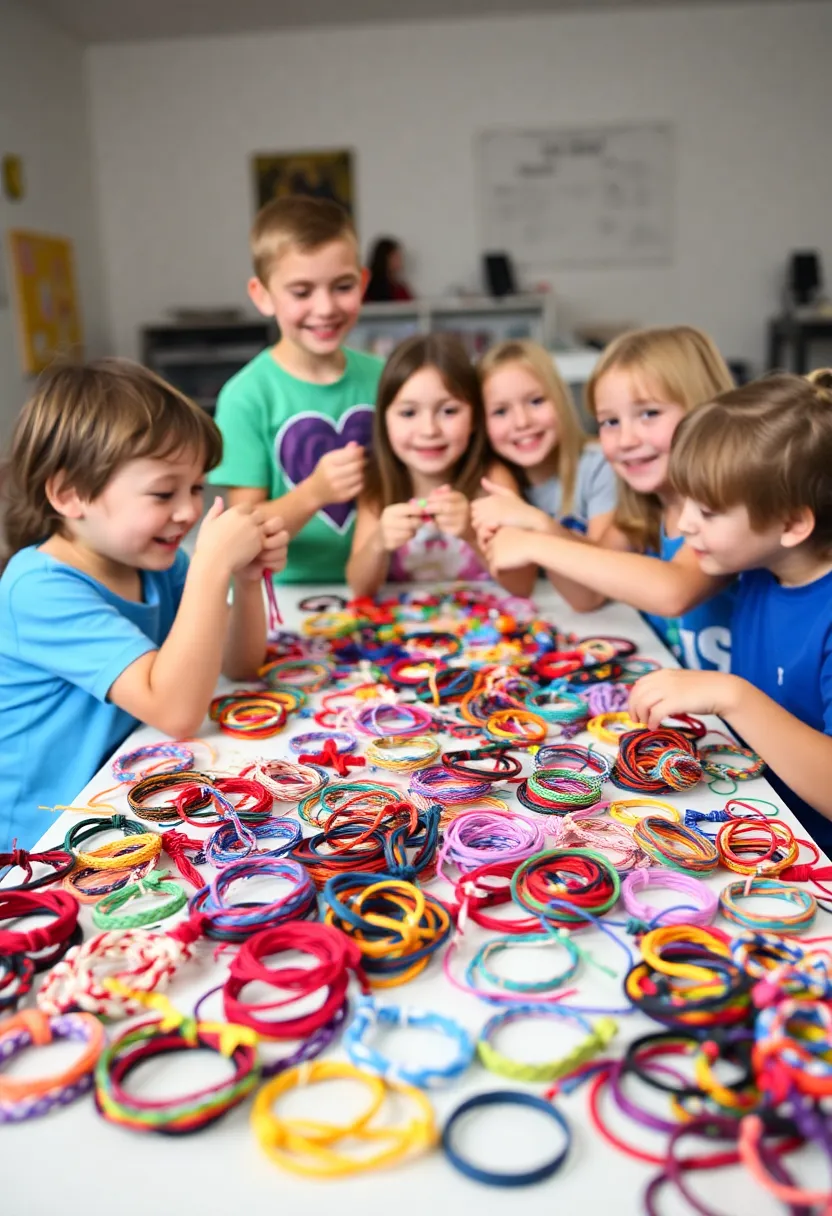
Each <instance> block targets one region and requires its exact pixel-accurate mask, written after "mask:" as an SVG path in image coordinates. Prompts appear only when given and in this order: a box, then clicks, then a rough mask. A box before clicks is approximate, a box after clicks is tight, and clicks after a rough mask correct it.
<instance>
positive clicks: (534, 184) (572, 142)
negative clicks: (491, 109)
mask: <svg viewBox="0 0 832 1216" xmlns="http://www.w3.org/2000/svg"><path fill="white" fill-rule="evenodd" d="M478 161H479V177H480V199H481V204H480V207H481V217H482V228H483V232H482V236H483V240H484V242H485V248H486V249H487V250H494V251H499V252H504V253H508V254H510V255H511V257H512V259H513V260H514V261H515V262H517V263H519V264H521V265H523V264H525V265H531V266H546V265H549V266H555V265H560V266H564V265H572V266H601V265H610V264H614V263H627V262H631V263H632V262H658V261H667V260H669V259H670V257H671V256H672V252H673V128H672V127H671V125H670V124H669V123H644V124H639V125H633V126H609V127H584V128H574V129H573V128H570V129H555V130H545V131H489V132H485V133H484V134H482V135H480V137H479V140H478Z"/></svg>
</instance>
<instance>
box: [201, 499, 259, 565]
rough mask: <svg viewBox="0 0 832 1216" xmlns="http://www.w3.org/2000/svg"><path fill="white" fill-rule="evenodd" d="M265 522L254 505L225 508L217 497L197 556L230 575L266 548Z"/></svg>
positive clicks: (208, 515)
mask: <svg viewBox="0 0 832 1216" xmlns="http://www.w3.org/2000/svg"><path fill="white" fill-rule="evenodd" d="M265 523H266V520H265V518H264V515H263V512H262V511H260V510H258V509H257V508H256V507H253V506H252V505H251V504H248V503H246V504H240V505H239V506H236V507H229V508H228V510H226V509H225V506H224V504H223V501H222V499H221V498H219V497H217V498H215V499H214V502H213V504H212V506H211V509H210V510H209V511H208V514H207V515H206V516H205V519H204V520H203V521H202V525H201V526H200V529H199V535H198V536H197V538H196V545H195V547H194V557H195V558H197V557H198V558H200V559H201V560H203V561H204V562H205V563H206V565H208V566H211V567H216V568H218V569H220V570H223V571H224V572H225V573H226V574H227V575H228V577H229V578H230V577H231V575H232V574H234V573H236V571H238V570H242V568H243V567H244V566H247V565H248V564H249V562H253V561H254V559H255V558H256V557H257V555H258V554H259V552H260V550H261V549H262V548H263V535H264V527H265Z"/></svg>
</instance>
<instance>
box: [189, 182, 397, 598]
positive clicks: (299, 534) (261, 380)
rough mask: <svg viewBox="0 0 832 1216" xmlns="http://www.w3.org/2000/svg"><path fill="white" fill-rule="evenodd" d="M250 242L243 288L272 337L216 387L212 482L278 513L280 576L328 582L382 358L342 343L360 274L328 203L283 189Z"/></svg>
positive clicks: (347, 521) (344, 224) (342, 551)
mask: <svg viewBox="0 0 832 1216" xmlns="http://www.w3.org/2000/svg"><path fill="white" fill-rule="evenodd" d="M251 252H252V258H253V261H254V272H255V273H254V276H253V277H252V278H251V279H250V280H249V284H248V291H249V295H250V297H251V299H252V301H253V303H254V304H255V305H256V307H257V308H258V309H259V311H260V312H261V313H263V315H264V316H267V317H274V318H275V320H276V321H277V326H278V329H279V331H280V338H279V340H278V342H277V345H276V346H274V347H272V348H271V349H270V350H264V351H262V352H261V353H260V354H259V355H257V356H256V357H255V358H254V359H252V360H251V362H250V363H248V364H246V366H245V367H244V368H243V369H242V371H240V372H238V373H237V375H236V376H233V377H232V378H231V380H229V381H228V383H227V384H226V385H225V386H224V388H223V390H222V392H221V393H220V396H219V401H218V405H217V425H218V426H219V428H220V430H221V431H222V435H223V459H222V463H221V464H220V465H219V467H218V468H217V469H215V470H214V472H213V474H212V476H211V480H212V481H213V482H214V483H215V484H217V485H223V486H228V487H230V494H229V500H230V502H231V503H232V505H235V504H238V503H248V504H255V505H258V506H260V507H261V509H262V510H263V511H264V512H265V513H266V514H267V515H271V514H278V515H280V516H281V517H282V519H283V520H284V521H285V524H286V527H287V529H288V531H289V535H290V537H291V538H292V539H291V542H290V545H289V560H288V562H287V564H286V568H285V570H284V571H283V573H282V575H281V577H280V581H281V582H288V583H304V582H322V581H325V582H333V581H335V582H339V581H341V580H342V579H343V577H344V566H345V564H346V561H347V558H348V557H349V554H350V548H351V543H352V532H353V524H354V521H355V500H356V498H357V497H358V495H359V493H360V492H361V489H362V488H363V485H364V462H365V451H366V448H367V446H368V444H369V441H370V431H371V427H372V417H373V409H374V406H375V399H376V390H377V388H378V380H379V376H380V374H381V366H382V365H381V360H380V359H377V358H376V357H375V356H374V355H367V354H363V353H361V352H359V351H354V350H347V349H346V348H345V347H344V341H345V340H346V338H347V336H348V334H349V332H350V330H351V329H352V327H353V326H354V325H355V322H356V320H357V319H358V314H359V311H360V309H361V297H362V294H363V290H364V284H365V276H364V274H363V273H362V270H361V262H360V259H359V253H358V240H357V237H356V234H355V229H354V227H353V225H352V221H351V220H350V218H349V216H348V215H347V213H346V211H344V209H343V208H342V207H339V206H338V205H337V204H336V203H332V202H328V201H326V200H321V199H312V198H305V197H292V198H284V199H277V200H275V201H274V202H271V203H267V204H266V206H265V207H263V208H262V210H261V211H260V212H259V213H258V215H257V217H256V219H255V221H254V227H253V228H252V232H251Z"/></svg>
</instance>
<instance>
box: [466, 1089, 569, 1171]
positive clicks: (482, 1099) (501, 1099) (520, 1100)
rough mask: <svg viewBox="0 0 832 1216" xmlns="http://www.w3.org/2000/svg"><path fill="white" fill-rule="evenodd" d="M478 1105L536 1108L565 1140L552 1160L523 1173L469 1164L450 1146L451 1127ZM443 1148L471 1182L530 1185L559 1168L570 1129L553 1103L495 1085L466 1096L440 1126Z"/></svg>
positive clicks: (566, 1151) (565, 1152) (562, 1160)
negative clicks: (500, 1088)
mask: <svg viewBox="0 0 832 1216" xmlns="http://www.w3.org/2000/svg"><path fill="white" fill-rule="evenodd" d="M481 1106H528V1107H530V1108H531V1109H532V1110H539V1111H540V1112H541V1114H544V1115H548V1116H549V1118H550V1119H554V1121H555V1123H557V1124H558V1126H559V1127H560V1128H561V1130H562V1131H563V1134H564V1136H565V1138H566V1143H565V1144H564V1146H563V1148H562V1149H561V1150H560V1152H559V1153H558V1154H557V1156H556V1157H553V1158H552V1160H551V1161H547V1162H546V1163H545V1165H539V1166H537V1168H536V1169H533V1170H526V1171H525V1172H524V1173H517V1174H503V1173H498V1172H497V1171H496V1170H485V1169H481V1168H480V1167H479V1166H478V1165H472V1164H471V1162H470V1161H466V1160H465V1158H464V1157H461V1156H460V1155H459V1153H458V1152H457V1151H456V1149H455V1148H454V1146H453V1131H454V1127H455V1126H456V1124H457V1123H458V1122H459V1120H460V1119H461V1118H462V1117H463V1116H464V1115H467V1114H469V1113H470V1112H471V1111H473V1110H477V1109H478V1108H479V1107H481ZM442 1148H443V1149H444V1151H445V1156H446V1157H447V1158H448V1160H449V1161H450V1163H451V1165H452V1166H453V1167H454V1169H456V1170H459V1172H460V1174H465V1176H466V1178H471V1179H473V1181H474V1182H484V1183H485V1184H486V1186H505V1187H509V1186H533V1185H534V1184H535V1183H536V1182H543V1181H545V1179H546V1178H551V1177H552V1175H553V1174H556V1173H557V1172H558V1170H559V1169H560V1167H561V1166H562V1165H563V1163H564V1161H565V1160H566V1158H567V1157H568V1156H569V1151H570V1149H571V1148H572V1133H571V1132H570V1130H569V1124H568V1123H567V1122H566V1120H565V1119H564V1117H563V1115H562V1114H561V1113H560V1111H559V1110H556V1109H555V1107H554V1106H553V1105H552V1103H551V1102H547V1101H546V1099H545V1098H538V1097H537V1096H536V1095H535V1094H526V1093H521V1092H520V1091H519V1090H515V1089H502V1090H499V1089H495V1090H489V1091H488V1092H487V1093H484V1094H476V1095H475V1097H473V1098H468V1099H467V1101H465V1102H463V1103H462V1104H461V1105H460V1106H458V1107H457V1108H456V1110H455V1111H454V1112H453V1114H452V1115H451V1117H450V1119H449V1120H448V1122H447V1123H446V1124H445V1126H444V1128H443V1129H442Z"/></svg>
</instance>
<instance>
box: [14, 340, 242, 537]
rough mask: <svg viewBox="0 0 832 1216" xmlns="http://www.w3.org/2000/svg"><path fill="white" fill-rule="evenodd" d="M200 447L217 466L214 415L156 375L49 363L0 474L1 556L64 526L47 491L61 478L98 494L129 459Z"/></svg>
mask: <svg viewBox="0 0 832 1216" xmlns="http://www.w3.org/2000/svg"><path fill="white" fill-rule="evenodd" d="M182 450H188V451H194V452H197V451H198V452H201V453H202V457H203V461H204V467H205V469H206V471H207V470H208V469H212V468H214V467H215V466H216V465H217V464H219V461H220V457H221V455H222V437H221V435H220V432H219V429H218V428H217V426H216V423H215V422H214V421H213V419H212V418H210V417H209V416H208V414H206V413H205V411H204V410H201V409H200V408H199V406H197V405H194V403H193V402H192V401H189V400H188V398H187V397H185V396H184V395H183V394H182V393H180V392H179V391H178V390H177V389H175V388H173V387H171V385H169V384H166V383H165V381H164V380H162V379H161V378H160V377H159V376H157V375H155V374H154V373H153V372H151V371H149V370H148V369H147V368H145V367H140V366H139V365H138V364H137V363H131V362H130V361H129V360H127V359H100V360H98V361H96V362H93V363H80V364H79V363H74V364H73V363H67V364H59V365H56V366H54V367H52V368H51V369H50V370H49V371H48V372H46V373H45V374H44V375H43V377H42V378H41V380H40V381H39V383H38V385H37V388H36V390H35V394H34V396H33V397H32V398H31V399H30V400H29V402H28V403H27V405H25V406H24V408H23V412H22V413H21V415H20V417H19V418H18V421H17V425H16V426H15V429H14V434H13V436H12V445H11V454H10V460H9V464H8V468H7V475H6V478H5V479H4V486H3V494H4V497H5V499H6V510H5V519H4V521H3V523H4V530H5V535H6V550H7V551H6V554H5V557H6V560H8V558H9V557H11V556H12V554H14V553H16V552H17V551H18V550H19V549H23V548H25V546H26V545H33V544H38V543H40V542H42V541H44V540H46V539H47V538H48V537H50V536H52V535H53V534H54V533H55V532H59V531H60V530H61V527H62V523H63V520H62V517H61V515H59V514H58V512H57V511H55V510H54V508H53V507H52V506H51V504H50V502H49V499H48V498H47V496H46V487H47V484H48V483H49V482H50V481H51V480H52V479H53V478H55V477H58V476H60V477H61V478H62V479H63V484H64V486H66V487H70V488H72V489H74V490H76V491H77V492H78V493H79V494H80V495H81V496H82V497H84V498H86V499H90V500H92V499H94V498H97V497H98V495H99V494H101V493H102V491H103V490H104V488H105V486H106V485H107V483H108V482H109V480H110V478H111V477H112V476H113V474H114V473H116V472H117V471H118V469H119V468H120V467H121V466H122V465H124V464H126V462H127V461H129V460H137V459H141V458H142V457H147V456H155V457H160V458H162V457H166V456H172V455H174V454H175V453H178V452H180V451H182Z"/></svg>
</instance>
